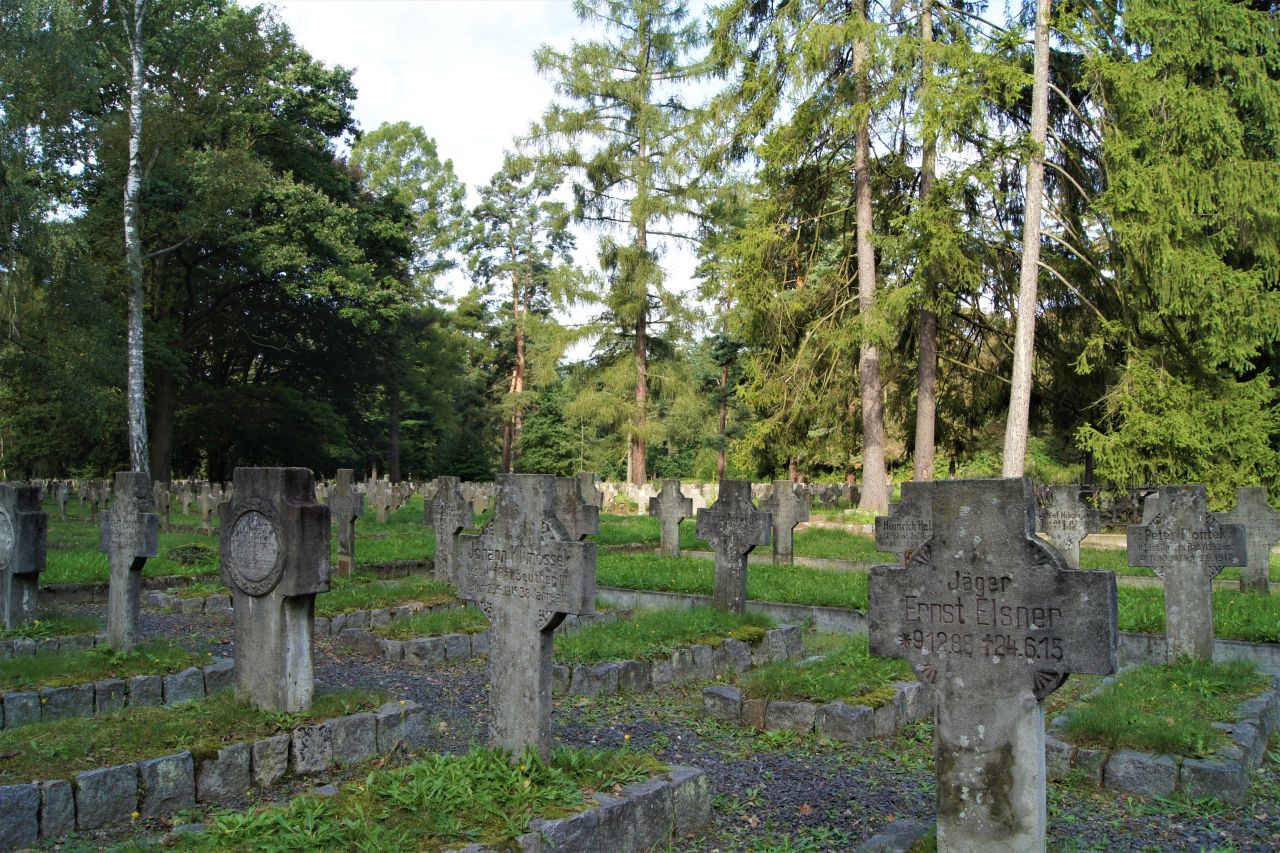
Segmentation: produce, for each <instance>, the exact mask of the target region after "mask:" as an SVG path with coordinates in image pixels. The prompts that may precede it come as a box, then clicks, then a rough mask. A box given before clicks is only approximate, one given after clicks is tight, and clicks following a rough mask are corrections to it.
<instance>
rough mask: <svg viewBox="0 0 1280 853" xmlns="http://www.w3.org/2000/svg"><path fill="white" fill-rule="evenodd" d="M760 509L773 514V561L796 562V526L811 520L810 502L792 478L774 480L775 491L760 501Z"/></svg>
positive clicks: (776, 562)
mask: <svg viewBox="0 0 1280 853" xmlns="http://www.w3.org/2000/svg"><path fill="white" fill-rule="evenodd" d="M760 509H762V510H767V511H768V512H769V514H770V515H771V516H773V563H774V565H790V564H791V563H794V562H795V548H794V542H795V526H796V525H797V524H799V523H800V522H802V521H808V520H809V503H808V501H806V500H805V499H804V495H802V494H800V493H799V492H798V491H797V490H796V487H795V485H794V484H792V482H791V481H790V480H774V481H773V491H772V492H771V493H770V494H769V496H768V497H767V498H765V499H764V500H762V501H760Z"/></svg>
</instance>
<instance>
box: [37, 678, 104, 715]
mask: <svg viewBox="0 0 1280 853" xmlns="http://www.w3.org/2000/svg"><path fill="white" fill-rule="evenodd" d="M92 716H93V685H92V684H73V685H72V686H70V687H50V688H48V689H47V690H41V691H40V721H41V722H42V723H47V722H49V721H50V720H66V719H70V718H72V717H92Z"/></svg>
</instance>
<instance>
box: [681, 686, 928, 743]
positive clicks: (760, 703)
mask: <svg viewBox="0 0 1280 853" xmlns="http://www.w3.org/2000/svg"><path fill="white" fill-rule="evenodd" d="M893 689H894V695H893V698H892V699H890V700H889V701H887V702H885V703H884V704H883V705H880V706H879V707H878V708H869V707H867V706H866V705H847V704H845V703H844V702H825V703H823V702H797V701H792V700H783V699H775V700H773V701H770V702H766V701H765V700H764V699H747V698H744V697H743V695H742V690H740V689H739V688H737V687H733V686H731V685H717V686H715V687H708V688H706V689H705V690H703V691H702V712H703V715H704V716H707V717H710V718H711V719H713V720H719V721H720V722H723V723H731V724H733V725H737V726H742V727H744V728H754V729H758V730H768V731H793V732H799V733H800V734H808V733H810V732H817V734H818V736H819V737H827V738H831V739H832V740H839V741H845V742H847V743H859V742H861V741H864V740H867V739H869V738H872V737H877V738H882V737H893V736H894V734H896V733H897V731H898V730H899V729H901V728H902V727H903V726H906V725H909V724H910V723H914V722H918V721H920V720H926V719H930V718H932V716H933V703H934V701H935V700H934V694H933V691H932V690H930V689H929V688H928V687H927V686H925V685H924V684H921V683H920V682H918V681H899V682H896V683H894V684H893Z"/></svg>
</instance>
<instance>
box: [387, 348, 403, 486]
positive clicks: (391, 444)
mask: <svg viewBox="0 0 1280 853" xmlns="http://www.w3.org/2000/svg"><path fill="white" fill-rule="evenodd" d="M399 366H400V359H399V358H398V357H397V358H396V359H395V365H394V369H395V370H396V372H395V373H394V374H392V376H391V380H390V381H389V382H388V383H387V473H388V475H389V476H390V477H391V482H393V483H398V482H400V376H399Z"/></svg>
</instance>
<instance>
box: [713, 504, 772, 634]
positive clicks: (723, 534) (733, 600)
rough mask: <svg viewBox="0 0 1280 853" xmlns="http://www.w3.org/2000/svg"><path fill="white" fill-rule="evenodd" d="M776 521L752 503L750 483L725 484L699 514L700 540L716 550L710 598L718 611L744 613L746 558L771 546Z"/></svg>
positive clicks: (745, 605) (745, 601) (745, 602)
mask: <svg viewBox="0 0 1280 853" xmlns="http://www.w3.org/2000/svg"><path fill="white" fill-rule="evenodd" d="M772 527H773V518H772V517H771V516H770V515H769V513H767V512H761V511H760V510H758V509H756V507H755V505H754V504H752V503H751V481H750V480H724V481H723V482H721V483H720V497H719V498H718V499H717V500H716V502H715V503H714V504H713V505H712V506H711V507H710V508H709V509H700V510H698V538H699V539H701V540H703V541H704V542H707V543H709V544H710V545H711V547H712V548H713V549H714V550H715V555H716V582H715V589H714V591H713V595H712V598H711V603H712V606H714V607H716V608H717V609H719V610H729V611H732V612H734V613H742V612H743V611H744V610H746V607H747V555H748V554H750V553H751V551H752V549H753V548H755V547H756V546H757V545H768V544H769V538H770V534H771V532H772Z"/></svg>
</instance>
